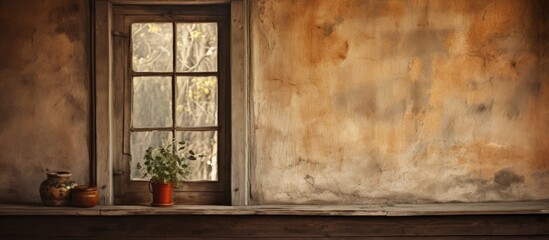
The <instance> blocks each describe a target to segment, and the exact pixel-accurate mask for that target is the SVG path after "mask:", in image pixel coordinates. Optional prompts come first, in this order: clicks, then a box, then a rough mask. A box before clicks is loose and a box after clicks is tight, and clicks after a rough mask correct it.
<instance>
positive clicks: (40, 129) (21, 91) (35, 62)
mask: <svg viewBox="0 0 549 240" xmlns="http://www.w3.org/2000/svg"><path fill="white" fill-rule="evenodd" d="M88 5H89V2H88V1H85V0H76V1H73V0H61V1H28V0H26V1H20V0H7V1H1V3H0V16H2V18H1V19H0V29H2V31H0V53H1V54H2V57H1V58H0V88H1V89H2V94H0V126H1V127H0V153H1V155H0V156H1V157H0V192H3V193H5V194H1V195H0V202H40V196H39V192H38V187H39V186H40V183H41V182H42V181H43V180H44V179H46V172H47V171H48V169H50V170H52V171H56V170H66V171H71V172H72V173H73V179H74V180H75V181H76V182H78V183H87V182H88V178H89V149H88V146H89V141H90V135H89V133H90V122H89V119H90V116H89V109H90V105H89V104H90V103H89V99H90V95H89V94H90V87H89V84H90V81H89V69H88V66H89V49H88V48H89V34H90V32H89V9H88Z"/></svg>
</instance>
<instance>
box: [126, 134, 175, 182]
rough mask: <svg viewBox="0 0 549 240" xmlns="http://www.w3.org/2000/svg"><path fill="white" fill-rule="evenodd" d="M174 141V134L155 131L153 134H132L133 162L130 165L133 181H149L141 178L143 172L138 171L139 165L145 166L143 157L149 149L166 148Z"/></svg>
mask: <svg viewBox="0 0 549 240" xmlns="http://www.w3.org/2000/svg"><path fill="white" fill-rule="evenodd" d="M171 140H172V132H168V131H153V132H132V133H131V136H130V149H131V155H132V161H131V163H130V169H131V173H130V177H131V180H143V181H148V180H149V179H150V178H141V176H143V172H141V171H140V170H137V163H138V162H139V163H141V166H143V163H144V161H143V156H145V150H147V148H148V147H158V146H161V145H162V146H166V145H168V144H170V142H171Z"/></svg>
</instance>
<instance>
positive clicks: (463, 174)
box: [251, 0, 549, 204]
mask: <svg viewBox="0 0 549 240" xmlns="http://www.w3.org/2000/svg"><path fill="white" fill-rule="evenodd" d="M251 9H252V10H251V11H252V12H251V24H252V25H251V31H252V34H251V36H252V51H251V52H252V69H253V70H252V71H253V72H252V78H253V80H252V85H253V87H252V95H253V121H254V126H253V141H254V143H255V145H254V149H253V154H252V155H253V157H252V163H251V166H252V167H251V170H252V172H251V193H252V194H251V195H252V200H253V201H254V202H255V203H256V204H278V203H287V204H316V203H318V204H320V203H328V204H352V203H355V204H375V203H422V202H452V201H460V202H482V201H515V200H539V199H549V188H548V187H547V186H549V158H548V157H549V140H548V138H547V137H548V136H549V105H548V103H549V74H548V73H549V70H548V69H549V61H548V57H547V53H548V48H549V38H548V33H549V31H548V26H549V24H548V16H547V13H548V12H549V8H548V7H547V3H546V2H544V1H516V0H497V1H496V0H488V1H476V0H469V1H464V0H431V1H427V0H415V1H401V0H387V1H385V0H383V1H382V0H335V1H334V0H298V1H290V0H280V1H268V0H253V1H252V4H251Z"/></svg>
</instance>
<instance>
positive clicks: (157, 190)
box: [149, 182, 173, 207]
mask: <svg viewBox="0 0 549 240" xmlns="http://www.w3.org/2000/svg"><path fill="white" fill-rule="evenodd" d="M151 188H152V189H151ZM149 191H151V193H152V194H153V202H152V203H151V205H152V206H155V207H167V206H172V205H173V183H157V182H149Z"/></svg>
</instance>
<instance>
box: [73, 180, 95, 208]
mask: <svg viewBox="0 0 549 240" xmlns="http://www.w3.org/2000/svg"><path fill="white" fill-rule="evenodd" d="M98 202H99V193H98V192H97V187H96V186H93V185H82V186H77V187H75V188H74V189H73V190H72V205H73V206H76V207H93V206H95V205H97V203H98Z"/></svg>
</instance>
